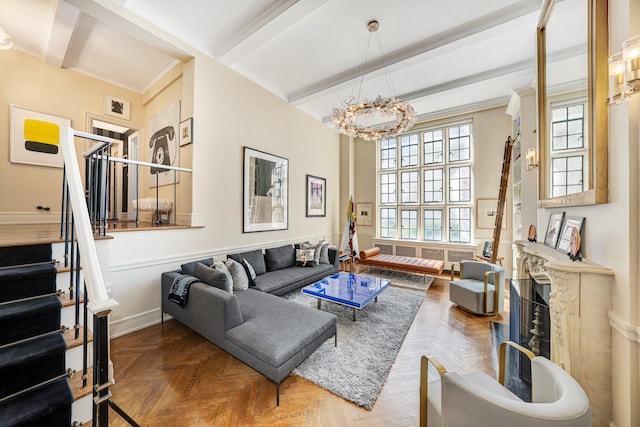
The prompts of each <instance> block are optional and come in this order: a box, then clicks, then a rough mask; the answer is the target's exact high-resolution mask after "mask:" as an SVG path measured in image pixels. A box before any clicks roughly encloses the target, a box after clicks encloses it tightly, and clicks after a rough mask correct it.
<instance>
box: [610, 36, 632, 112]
mask: <svg viewBox="0 0 640 427" xmlns="http://www.w3.org/2000/svg"><path fill="white" fill-rule="evenodd" d="M638 89H640V36H635V37H631V38H630V39H628V40H627V41H625V42H624V43H622V52H621V53H616V54H614V55H611V56H610V57H609V99H608V102H609V104H614V103H615V104H620V103H622V102H625V101H628V100H629V97H630V96H631V95H632V94H634V93H637V92H638Z"/></svg>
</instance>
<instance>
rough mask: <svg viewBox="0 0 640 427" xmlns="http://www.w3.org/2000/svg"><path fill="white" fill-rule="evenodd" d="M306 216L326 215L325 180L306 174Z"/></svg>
mask: <svg viewBox="0 0 640 427" xmlns="http://www.w3.org/2000/svg"><path fill="white" fill-rule="evenodd" d="M307 216H308V217H312V216H327V180H326V179H324V178H320V177H319V176H313V175H307Z"/></svg>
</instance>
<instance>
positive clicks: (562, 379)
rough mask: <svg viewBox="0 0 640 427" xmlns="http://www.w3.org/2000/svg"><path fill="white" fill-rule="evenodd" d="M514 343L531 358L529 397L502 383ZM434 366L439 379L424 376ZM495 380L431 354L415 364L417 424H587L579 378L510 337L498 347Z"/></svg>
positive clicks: (587, 406) (496, 426)
mask: <svg viewBox="0 0 640 427" xmlns="http://www.w3.org/2000/svg"><path fill="white" fill-rule="evenodd" d="M508 346H511V347H515V348H517V349H518V350H520V351H522V352H524V353H525V354H527V356H529V358H530V360H531V400H532V401H531V402H524V401H522V400H521V399H520V398H518V397H517V396H516V395H515V394H513V393H511V391H509V390H508V389H507V388H505V387H504V386H503V384H504V370H505V359H506V357H505V354H506V349H507V347H508ZM429 365H433V366H434V367H436V369H437V370H438V373H439V378H438V379H436V380H433V381H428V367H429ZM499 372H500V373H499V380H498V381H496V380H495V379H493V378H492V377H490V376H488V375H486V374H484V373H471V374H458V373H455V372H447V370H446V369H445V368H444V367H443V366H442V365H441V364H440V363H439V362H438V361H437V360H436V359H434V358H433V357H427V356H422V361H421V367H420V426H421V427H426V426H428V427H459V426H477V427H484V426H486V427H488V426H491V427H502V426H504V427H512V426H517V427H591V406H590V404H589V399H588V398H587V395H586V393H585V392H584V390H583V389H582V387H581V386H580V384H578V382H577V381H576V380H575V379H574V378H573V377H572V376H571V375H569V374H568V373H567V372H565V371H564V370H563V369H562V368H561V367H560V366H558V365H556V364H555V363H553V362H551V361H550V360H549V359H546V358H544V357H542V356H535V355H534V354H533V353H531V352H530V351H529V350H527V349H525V348H523V347H521V346H519V345H518V344H515V343H513V342H506V343H503V344H502V346H501V348H500V371H499Z"/></svg>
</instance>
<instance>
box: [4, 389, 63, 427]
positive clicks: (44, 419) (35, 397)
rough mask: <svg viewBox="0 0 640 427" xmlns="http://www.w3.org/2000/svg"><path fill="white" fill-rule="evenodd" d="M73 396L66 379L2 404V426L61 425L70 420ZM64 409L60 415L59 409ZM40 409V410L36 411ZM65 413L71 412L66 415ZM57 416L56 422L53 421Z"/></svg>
mask: <svg viewBox="0 0 640 427" xmlns="http://www.w3.org/2000/svg"><path fill="white" fill-rule="evenodd" d="M72 399H73V395H72V394H71V390H70V387H69V384H68V382H67V379H66V378H61V379H58V380H56V381H53V382H52V383H50V384H47V385H45V386H42V387H39V388H37V389H35V390H30V391H28V392H26V393H23V394H21V395H18V396H14V397H12V398H10V399H7V400H5V401H3V402H0V425H2V426H14V425H45V423H52V424H56V425H59V424H60V422H61V418H62V419H69V418H70V415H71V413H70V411H71V402H72ZM61 407H62V408H67V409H63V410H62V413H60V410H59V408H61ZM36 408H39V409H40V410H36ZM65 411H69V412H67V413H66V414H65ZM51 416H55V418H56V420H55V421H54V420H52V419H51Z"/></svg>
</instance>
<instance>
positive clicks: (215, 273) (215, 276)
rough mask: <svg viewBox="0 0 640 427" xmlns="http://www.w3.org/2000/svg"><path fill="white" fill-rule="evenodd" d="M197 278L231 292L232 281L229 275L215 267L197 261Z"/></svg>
mask: <svg viewBox="0 0 640 427" xmlns="http://www.w3.org/2000/svg"><path fill="white" fill-rule="evenodd" d="M194 275H195V276H196V277H197V278H198V279H200V280H201V281H203V282H204V283H206V284H208V285H211V286H214V287H216V288H218V289H222V290H223V291H226V292H229V293H231V294H232V293H233V281H232V280H231V275H227V274H225V273H224V272H222V271H220V270H216V269H215V268H211V267H207V266H206V265H204V264H202V263H197V264H196V267H195V274H194Z"/></svg>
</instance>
